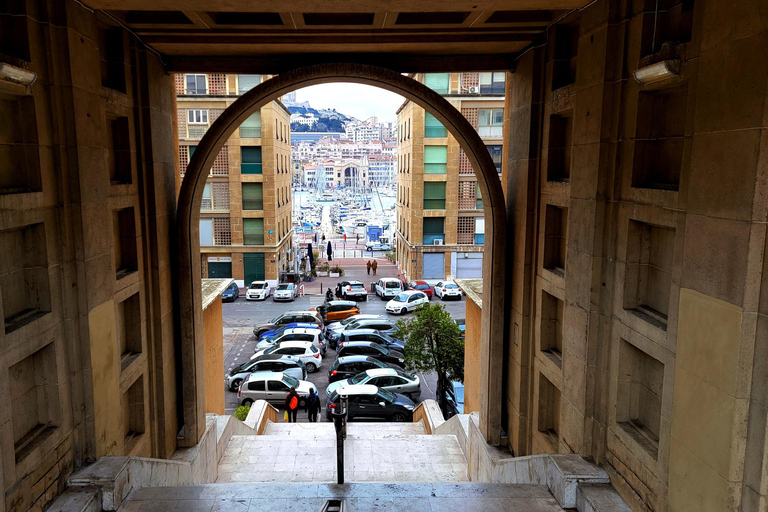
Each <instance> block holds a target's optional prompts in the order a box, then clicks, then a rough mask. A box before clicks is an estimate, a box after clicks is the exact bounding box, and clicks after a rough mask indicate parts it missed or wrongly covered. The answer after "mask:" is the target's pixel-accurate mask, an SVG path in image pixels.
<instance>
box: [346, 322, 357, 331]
mask: <svg viewBox="0 0 768 512" xmlns="http://www.w3.org/2000/svg"><path fill="white" fill-rule="evenodd" d="M345 327H346V328H345V330H347V331H351V330H352V329H357V328H358V327H360V324H359V323H358V322H350V323H348V324H347V325H346V326H345Z"/></svg>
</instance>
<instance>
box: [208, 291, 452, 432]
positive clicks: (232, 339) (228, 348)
mask: <svg viewBox="0 0 768 512" xmlns="http://www.w3.org/2000/svg"><path fill="white" fill-rule="evenodd" d="M361 280H362V279H361ZM364 282H365V281H364ZM367 287H368V284H367V283H366V288H367ZM323 300H324V297H323V296H322V295H319V294H317V295H307V296H304V297H300V298H297V299H296V300H295V301H294V302H273V301H272V298H271V297H270V298H269V299H268V300H266V301H259V302H256V301H246V300H245V298H244V295H241V297H240V298H239V299H237V300H236V301H235V302H231V303H225V304H224V305H223V317H224V318H223V320H224V371H225V373H228V372H229V370H231V369H232V368H234V367H235V366H237V365H238V364H241V363H243V362H245V361H246V360H248V359H249V358H250V357H251V355H253V353H254V349H255V347H256V341H257V340H256V338H255V336H254V335H253V326H254V325H255V324H258V323H261V322H266V321H268V320H270V319H271V318H273V317H275V316H277V315H279V314H280V313H283V312H284V311H288V310H307V309H309V308H311V307H315V306H317V305H319V304H322V303H323ZM464 301H465V298H463V297H462V299H461V300H459V301H456V300H452V301H440V299H438V298H436V297H434V298H433V299H432V303H433V304H434V303H441V304H443V305H444V306H445V307H446V310H447V311H448V312H449V313H450V314H451V316H452V317H453V318H454V319H463V318H464V312H465V302H464ZM359 304H360V312H361V313H363V314H380V315H386V316H388V317H389V318H392V319H393V320H397V319H399V318H406V319H407V318H410V317H412V316H413V314H410V313H409V314H406V315H404V316H403V317H400V316H396V315H387V313H386V312H385V310H384V305H385V304H386V302H385V301H382V300H380V299H379V298H378V297H376V296H375V295H371V296H369V297H368V300H367V301H362V302H360V303H359ZM335 357H336V352H335V351H334V350H332V349H328V351H327V353H326V355H325V356H324V357H323V361H322V365H321V367H320V368H319V369H318V370H317V371H316V372H315V373H310V374H309V376H308V380H309V381H310V382H312V383H313V384H315V386H317V388H318V392H319V394H320V400H321V403H322V405H323V407H325V390H326V388H327V386H328V368H329V367H330V365H331V364H332V363H333V361H334V359H335ZM418 375H419V378H420V379H421V388H422V393H421V398H420V400H425V399H427V398H434V397H435V386H436V382H437V378H436V376H435V375H434V374H429V375H422V374H418ZM222 385H223V384H222ZM225 400H226V412H227V413H228V414H229V413H232V412H233V411H234V410H235V408H237V406H238V405H239V402H238V399H237V393H236V392H233V391H230V390H229V389H227V390H226V391H225ZM299 421H300V422H306V421H307V414H306V413H305V412H304V411H301V412H299ZM320 421H325V415H324V414H321V415H320Z"/></svg>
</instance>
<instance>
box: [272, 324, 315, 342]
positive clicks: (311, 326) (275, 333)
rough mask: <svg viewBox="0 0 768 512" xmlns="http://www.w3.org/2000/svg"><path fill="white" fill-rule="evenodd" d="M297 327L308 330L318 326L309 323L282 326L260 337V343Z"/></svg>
mask: <svg viewBox="0 0 768 512" xmlns="http://www.w3.org/2000/svg"><path fill="white" fill-rule="evenodd" d="M295 327H305V328H308V329H316V328H317V324H310V323H308V322H291V323H290V324H285V325H281V326H280V327H278V328H277V329H272V330H271V331H267V332H265V333H263V334H262V335H261V336H259V341H264V340H266V339H267V338H272V337H273V336H279V335H280V334H282V333H283V331H285V330H286V329H293V328H295Z"/></svg>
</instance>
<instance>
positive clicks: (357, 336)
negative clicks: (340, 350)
mask: <svg viewBox="0 0 768 512" xmlns="http://www.w3.org/2000/svg"><path fill="white" fill-rule="evenodd" d="M348 341H372V342H374V343H378V344H379V345H381V346H382V347H387V348H392V349H395V350H397V351H400V352H402V351H403V348H405V342H404V341H403V340H400V339H397V338H395V337H393V336H390V335H389V334H385V333H383V332H381V331H377V330H376V329H352V330H351V331H342V332H341V337H340V340H339V341H338V343H337V344H336V345H337V347H338V346H341V345H343V344H344V343H346V342H348Z"/></svg>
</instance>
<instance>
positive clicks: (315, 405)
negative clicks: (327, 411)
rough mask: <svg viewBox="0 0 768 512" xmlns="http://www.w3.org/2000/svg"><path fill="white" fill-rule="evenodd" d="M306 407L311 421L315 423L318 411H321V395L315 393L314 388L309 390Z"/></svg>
mask: <svg viewBox="0 0 768 512" xmlns="http://www.w3.org/2000/svg"><path fill="white" fill-rule="evenodd" d="M306 409H307V417H308V418H309V422H310V423H315V422H316V421H317V413H318V412H320V397H318V396H317V395H316V394H315V390H314V389H310V390H309V396H308V397H307V406H306Z"/></svg>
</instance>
